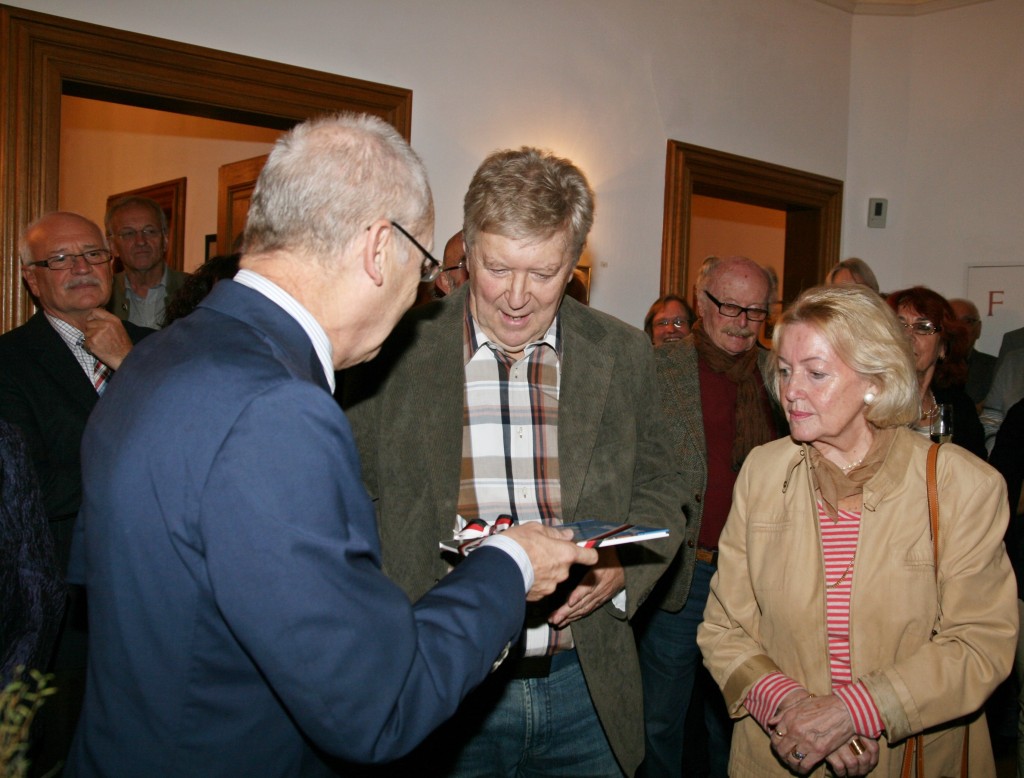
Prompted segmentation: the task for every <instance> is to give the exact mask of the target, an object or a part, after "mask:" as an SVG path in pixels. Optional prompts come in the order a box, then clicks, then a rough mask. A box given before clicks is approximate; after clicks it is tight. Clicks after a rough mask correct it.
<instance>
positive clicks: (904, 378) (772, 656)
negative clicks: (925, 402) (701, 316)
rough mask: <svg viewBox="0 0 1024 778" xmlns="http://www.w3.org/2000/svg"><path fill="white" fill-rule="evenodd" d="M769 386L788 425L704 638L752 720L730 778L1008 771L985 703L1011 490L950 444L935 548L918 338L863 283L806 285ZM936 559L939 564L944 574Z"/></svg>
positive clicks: (733, 698) (728, 551)
mask: <svg viewBox="0 0 1024 778" xmlns="http://www.w3.org/2000/svg"><path fill="white" fill-rule="evenodd" d="M774 349H775V350H774V352H773V359H772V370H771V374H772V378H771V380H770V381H769V386H770V388H771V389H772V390H773V391H775V392H776V393H777V394H778V397H779V400H780V402H781V403H782V406H783V409H784V410H785V413H786V416H787V418H788V420H789V424H790V427H791V437H790V438H785V439H782V440H778V441H775V442H773V443H769V444H767V445H765V446H761V447H759V448H756V449H754V450H753V451H752V452H751V454H750V455H749V456H748V458H747V460H746V462H745V463H744V465H743V469H742V471H741V472H740V475H739V479H738V481H737V483H736V491H735V495H734V498H733V507H732V512H731V513H730V515H729V519H728V522H727V523H726V527H725V530H724V532H723V534H722V538H721V542H720V545H719V567H718V573H717V575H716V577H715V579H714V580H713V582H712V592H711V597H710V599H709V600H708V605H707V609H706V610H705V614H704V618H705V621H704V624H703V625H702V626H701V628H700V631H699V633H698V640H699V643H700V647H701V650H702V651H703V653H704V659H705V664H706V665H707V666H708V668H709V669H710V671H711V673H712V675H713V676H714V677H715V680H716V681H717V682H718V684H719V686H720V687H721V688H722V691H723V694H724V695H725V701H726V704H727V706H728V707H729V710H730V712H731V714H732V715H733V716H734V717H735V718H736V719H738V721H737V724H736V729H735V732H734V735H733V741H732V751H731V756H730V765H729V774H730V775H731V776H733V777H734V778H744V777H745V776H746V777H750V778H753V777H755V776H756V777H757V778H762V776H771V775H780V776H784V775H790V774H794V773H795V774H802V775H805V774H815V775H818V774H825V772H826V767H830V768H831V770H832V772H833V773H834V774H835V775H838V776H847V775H851V776H852V775H867V774H868V773H871V774H873V775H882V776H899V775H900V771H901V767H902V762H903V757H904V751H905V747H906V745H905V744H906V743H907V741H908V738H909V737H910V736H913V735H916V734H918V733H922V732H925V734H924V739H923V747H924V754H925V772H924V774H925V775H928V776H935V775H941V776H953V775H959V774H960V760H961V755H962V751H963V743H964V732H965V730H966V728H967V727H968V726H969V728H970V731H971V737H970V740H969V743H970V746H969V751H970V759H971V762H970V775H976V776H987V775H994V767H993V762H992V752H991V744H990V742H989V737H988V732H987V728H986V726H985V720H984V715H983V714H982V713H980V712H979V711H980V709H981V707H982V705H983V704H984V702H985V700H986V698H987V697H988V696H989V694H990V693H991V692H992V690H993V689H994V688H995V687H996V685H997V684H998V683H999V682H1000V681H1002V680H1003V679H1004V678H1005V677H1006V676H1007V675H1008V673H1009V672H1010V668H1011V666H1012V663H1013V656H1014V648H1015V642H1016V632H1017V608H1016V590H1015V583H1014V579H1013V574H1012V571H1011V569H1010V564H1009V560H1008V559H1007V556H1006V553H1005V551H1004V549H1003V543H1002V538H1003V532H1004V529H1005V527H1006V522H1007V509H1006V496H1005V484H1004V482H1003V481H1002V478H1001V477H1000V476H999V474H998V473H997V472H996V471H995V470H993V469H992V468H990V467H989V466H988V465H987V464H985V463H984V462H982V461H981V460H980V459H978V458H977V457H975V456H973V455H972V454H970V453H968V452H966V451H965V450H963V449H961V448H959V447H957V446H955V445H945V446H943V447H942V449H941V451H940V453H939V456H938V477H937V483H938V493H939V506H940V521H939V550H938V557H937V560H936V557H935V553H934V550H933V547H932V540H931V531H930V525H929V516H928V503H927V491H926V469H925V463H926V458H927V453H928V447H929V443H928V441H927V439H925V438H923V437H922V436H920V435H917V434H915V433H914V432H912V431H911V430H909V429H907V427H906V425H907V424H908V423H909V422H910V421H913V420H914V419H916V418H917V416H918V414H919V411H920V409H919V395H918V392H917V384H916V380H915V373H914V368H913V363H912V356H911V351H910V348H909V344H908V342H907V340H906V338H905V336H904V335H903V333H902V332H901V329H900V327H899V325H898V324H897V323H896V320H895V318H894V316H893V314H892V312H891V311H890V310H889V309H888V308H887V307H886V305H885V303H884V302H883V301H882V300H881V298H879V297H878V296H877V295H874V294H872V293H870V292H869V291H868V290H867V289H865V288H863V287H837V288H829V289H825V288H821V289H813V290H810V291H808V292H806V293H805V294H804V295H803V296H802V297H801V298H800V299H799V300H798V301H797V302H796V303H795V304H794V305H793V307H792V308H790V309H789V310H788V311H786V313H784V314H783V316H782V318H781V321H780V322H779V323H778V324H777V325H776V330H775V338H774ZM936 565H937V569H936Z"/></svg>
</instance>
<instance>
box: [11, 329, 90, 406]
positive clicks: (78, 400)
mask: <svg viewBox="0 0 1024 778" xmlns="http://www.w3.org/2000/svg"><path fill="white" fill-rule="evenodd" d="M26 334H28V335H29V347H30V348H31V349H32V354H33V358H34V359H35V360H36V362H37V363H38V364H39V367H40V369H41V370H42V371H43V372H44V373H46V374H47V375H48V376H49V377H50V378H51V379H52V380H53V384H54V386H55V387H56V390H57V391H58V392H59V393H60V394H64V395H67V396H68V397H69V398H70V399H71V400H72V401H73V402H74V403H75V404H76V405H78V406H80V407H81V408H83V409H84V410H85V412H86V414H88V413H89V412H90V411H92V409H93V407H94V406H95V405H96V401H97V400H98V399H99V395H98V394H97V393H96V388H95V387H94V386H93V385H92V382H90V381H89V379H88V377H87V376H86V375H85V371H84V370H82V366H81V365H80V364H78V360H77V359H75V355H74V354H72V353H71V349H69V348H68V347H67V344H66V343H65V342H64V341H63V339H62V338H61V337H60V335H58V334H57V331H56V330H55V329H54V328H53V326H52V325H51V324H50V322H49V321H47V319H46V315H45V314H44V313H43V312H42V311H38V312H37V313H36V314H35V315H34V316H33V317H32V318H31V319H29V321H28V325H27V333H26Z"/></svg>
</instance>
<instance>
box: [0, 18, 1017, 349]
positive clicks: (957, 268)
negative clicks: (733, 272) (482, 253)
mask: <svg viewBox="0 0 1024 778" xmlns="http://www.w3.org/2000/svg"><path fill="white" fill-rule="evenodd" d="M8 4H9V5H13V6H17V7H22V8H28V9H31V10H36V11H41V12H44V13H50V14H55V15H59V16H65V17H68V18H72V19H78V20H82V21H88V22H92V23H96V24H101V25H105V26H108V27H113V28H117V29H123V30H130V31H133V32H138V33H144V34H149V35H155V36H159V37H162V38H168V39H171V40H177V41H182V42H186V43H192V44H197V45H200V46H207V47H211V48H217V49H223V50H226V51H230V52H236V53H240V54H246V55H249V56H254V57H260V58H264V59H269V60H275V61H279V62H285V63H288V64H293V65H298V66H303V67H308V68H314V69H317V70H323V71H328V72H332V73H338V74H343V75H346V76H352V77H355V78H362V79H367V80H371V81H377V82H382V83H386V84H393V85H395V86H400V87H405V88H408V89H411V90H412V91H413V115H412V144H413V146H414V148H415V149H416V150H417V151H418V152H419V153H420V155H421V156H422V157H423V159H424V161H425V162H426V165H427V167H428V169H429V171H430V176H431V183H432V186H433V189H434V196H435V201H436V206H437V228H436V232H435V246H437V247H440V246H443V244H444V241H445V240H446V239H447V238H448V236H449V235H451V234H452V233H453V232H454V231H455V230H457V229H458V227H459V224H460V221H461V203H462V196H463V193H464V192H465V189H466V186H467V184H468V182H469V179H470V177H471V176H472V173H473V171H474V169H475V168H476V166H477V165H478V164H479V162H480V161H481V160H482V159H483V158H484V156H486V155H487V154H488V153H489V152H490V151H492V150H494V149H497V148H502V147H510V146H513V147H514V146H521V145H524V144H529V145H537V146H542V147H546V148H550V149H552V150H554V151H555V152H557V153H559V154H561V155H564V156H567V157H569V158H571V159H573V160H574V161H575V162H576V163H578V164H579V165H580V167H581V168H582V169H583V170H584V171H585V172H586V174H587V175H588V177H589V178H590V181H591V183H592V185H593V186H594V189H595V191H596V194H597V214H596V220H595V225H594V230H593V232H592V234H591V239H590V243H589V247H588V250H587V253H586V254H585V256H584V262H585V263H587V264H590V265H592V266H593V274H592V289H591V304H592V305H594V306H595V307H598V308H601V309H603V310H606V311H608V312H610V313H612V314H614V315H617V316H619V317H621V318H622V319H624V320H626V321H628V322H630V323H633V324H636V325H639V324H640V322H641V320H642V317H643V314H644V313H645V311H646V309H647V306H648V305H649V303H650V301H651V300H652V299H654V297H656V296H657V295H658V293H659V278H660V261H661V239H662V219H663V201H664V182H665V150H666V142H667V141H668V139H670V138H671V139H675V140H679V141H684V142H686V143H692V144H696V145H699V146H704V147H708V148H712V149H716V150H720V151H725V152H729V153H731V154H737V155H741V156H746V157H752V158H755V159H758V160H761V161H764V162H769V163H773V164H776V165H784V166H787V167H792V168H796V169H799V170H803V171H807V172H810V173H816V174H819V175H823V176H828V177H831V178H836V179H840V180H842V181H843V182H844V194H843V197H844V205H843V229H842V242H841V251H840V253H841V256H850V255H856V256H860V257H862V258H864V259H865V260H867V261H868V262H869V263H870V264H871V266H872V267H873V268H874V269H875V271H876V274H877V275H878V278H879V281H880V282H881V285H882V287H883V289H894V288H897V287H901V286H906V285H910V284H913V283H927V284H928V285H930V286H931V287H933V288H934V289H936V290H937V291H939V292H941V293H943V294H945V295H947V296H961V295H964V294H966V292H967V287H968V276H969V270H968V268H970V267H972V266H979V265H1024V187H1022V183H1021V182H1024V143H1022V140H1021V138H1022V135H1024V133H1022V128H1024V88H1022V87H1021V84H1024V2H1022V0H975V1H974V2H972V1H971V0H967V1H966V2H962V1H961V2H957V0H920V1H917V2H914V1H913V0H911V2H909V3H908V2H907V0H904V1H903V2H891V3H878V2H870V0H869V2H855V0H828V2H823V1H822V0H631V1H629V2H627V1H626V0H516V2H514V3H508V2H499V1H498V0H431V1H430V2H422V1H421V0H300V2H297V3H278V2H274V1H273V0H220V1H219V2H218V3H206V2H199V0H180V2H177V3H167V2H166V1H165V0H132V2H126V1H125V0H110V2H106V3H103V4H97V3H94V2H92V1H91V0H15V1H14V2H9V3H8ZM865 11H867V13H865ZM199 134H200V135H201V134H202V132H200V133H199ZM87 141H88V138H87V133H85V134H81V135H79V136H78V137H77V138H76V139H73V140H69V141H68V143H69V145H68V146H67V147H65V148H63V149H62V154H64V155H67V156H69V157H70V156H75V157H76V158H78V157H79V156H80V155H86V154H87V153H88V151H87V148H86V147H88V145H89V144H88V142H87ZM237 142H238V143H239V144H240V146H239V149H240V151H241V153H240V154H239V155H238V157H237V158H239V159H241V158H244V157H245V156H252V155H254V154H258V153H261V151H259V150H256V151H253V152H252V153H251V154H250V153H249V149H251V148H263V147H264V146H265V139H263V138H255V139H252V138H243V139H241V140H238V141H237ZM191 143H192V145H191V148H192V149H193V152H190V155H191V156H194V157H196V158H199V157H200V156H201V154H200V152H199V151H198V150H199V149H200V148H201V146H202V145H203V144H202V140H201V139H200V140H196V141H194V142H191ZM126 153H127V152H126ZM142 156H145V154H143V155H142ZM167 163H168V160H167V159H164V158H163V157H161V158H160V166H159V170H153V171H151V172H150V171H145V172H143V171H141V170H139V171H138V172H139V180H138V182H137V183H133V184H128V185H125V186H123V187H122V186H121V185H120V183H117V184H112V183H111V182H110V181H109V180H108V179H107V177H106V173H104V172H103V171H102V168H104V166H105V165H106V164H107V161H106V159H105V158H104V157H103V156H102V155H100V156H97V157H94V158H93V159H92V160H90V161H89V162H88V163H85V167H86V168H91V169H92V170H93V171H94V173H93V174H94V175H96V176H97V178H98V179H103V184H102V186H103V187H104V188H108V187H109V186H114V189H113V191H119V190H121V189H128V188H133V187H135V186H144V185H147V184H150V183H157V182H159V181H163V180H167V179H171V178H177V177H179V176H184V175H188V176H189V184H188V198H189V202H190V203H201V202H202V201H203V200H204V198H206V199H209V198H213V199H214V200H215V192H214V193H212V194H204V193H201V192H200V189H201V187H200V184H199V183H198V179H195V181H194V176H197V175H198V174H194V173H191V172H188V173H186V172H181V173H175V172H173V171H170V170H169V169H168V164H167ZM140 164H141V163H140ZM183 169H184V168H183ZM212 175H213V177H214V180H215V177H216V171H215V170H214V171H213V173H212ZM62 178H63V173H62ZM203 186H205V185H203ZM109 193H110V192H109V191H101V192H97V194H96V200H97V202H96V204H95V205H93V206H92V207H91V208H89V209H86V208H85V206H84V205H80V204H77V203H76V204H75V207H78V208H80V209H81V210H84V211H87V212H88V213H89V215H91V216H93V217H94V218H97V217H98V214H101V212H102V205H103V202H104V201H105V197H106V195H107V194H109ZM871 197H883V198H886V199H887V200H888V203H889V206H888V219H887V225H886V227H885V228H884V229H877V228H869V227H868V226H867V211H868V199H869V198H871ZM62 205H63V203H62ZM191 210H192V206H191V205H190V215H189V223H187V229H188V232H189V235H190V236H197V235H200V234H202V233H203V232H204V231H205V232H213V231H214V230H213V229H208V228H207V227H206V226H204V225H203V224H202V223H201V222H202V219H204V218H206V217H205V216H204V217H193V216H192V215H191ZM209 218H210V219H212V220H213V221H214V223H215V212H213V211H211V212H210V216H209ZM193 220H196V224H195V226H194V228H193V226H192V225H191V221H193ZM197 239H198V238H194V237H189V238H188V240H189V241H190V242H191V241H193V240H197ZM712 248H713V247H712ZM700 258H701V257H700V255H697V256H695V257H691V263H693V262H695V261H696V262H699V260H700ZM754 259H759V257H757V256H754ZM767 259H768V258H764V260H762V261H766V260H767ZM186 263H187V264H186V267H187V268H191V267H194V265H195V264H196V263H197V258H195V257H191V258H190V257H187V258H186ZM1022 294H1024V289H1021V290H1019V291H1014V290H1009V292H1008V298H1012V297H1013V295H1017V296H1018V298H1019V296H1020V295H1022ZM1008 302H1010V303H1013V300H1012V299H1010V300H1008ZM1013 307H1014V305H1013V304H1011V305H1008V306H1007V310H1009V309H1011V308H1013ZM1016 309H1017V310H1020V311H1022V312H1024V304H1016ZM983 313H985V311H983ZM1015 316H1016V314H1015ZM1021 324H1024V313H1021V314H1020V315H1019V320H1018V319H1014V318H1013V317H1007V316H1005V315H1004V316H1003V318H1002V319H1001V320H1000V322H999V325H1000V326H999V327H998V328H993V327H991V326H990V327H989V328H988V331H987V332H986V336H985V338H984V339H983V341H982V343H981V344H979V345H980V347H981V348H982V349H983V350H988V351H994V350H995V349H997V348H998V333H997V332H996V331H995V330H996V329H999V330H1001V329H1004V328H1007V327H1009V326H1021Z"/></svg>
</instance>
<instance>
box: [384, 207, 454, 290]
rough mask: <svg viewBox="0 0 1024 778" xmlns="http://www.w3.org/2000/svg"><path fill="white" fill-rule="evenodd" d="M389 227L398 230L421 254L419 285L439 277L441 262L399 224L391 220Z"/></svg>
mask: <svg viewBox="0 0 1024 778" xmlns="http://www.w3.org/2000/svg"><path fill="white" fill-rule="evenodd" d="M391 226H392V227H394V228H395V229H396V230H398V231H399V232H400V233H402V234H403V235H404V236H405V237H407V238H408V239H409V240H410V241H411V242H412V245H414V246H415V247H416V248H418V249H419V250H420V253H422V254H423V262H422V264H421V265H420V283H421V284H426V283H429V282H430V281H433V280H434V279H435V278H437V277H438V276H439V275H441V270H442V266H441V262H440V261H439V260H438V259H437V257H435V256H434V255H433V254H431V253H430V252H429V251H427V250H426V249H425V248H423V246H422V245H421V244H420V242H419V241H418V240H416V238H414V237H413V236H412V235H410V234H409V232H408V231H407V230H406V229H405V227H403V226H402V225H401V224H399V223H398V222H396V221H394V220H391Z"/></svg>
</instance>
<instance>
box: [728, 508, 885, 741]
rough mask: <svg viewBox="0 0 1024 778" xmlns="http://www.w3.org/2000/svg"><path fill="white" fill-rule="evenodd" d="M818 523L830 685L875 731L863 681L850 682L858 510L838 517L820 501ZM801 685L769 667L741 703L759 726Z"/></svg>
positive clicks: (859, 726) (875, 716)
mask: <svg viewBox="0 0 1024 778" xmlns="http://www.w3.org/2000/svg"><path fill="white" fill-rule="evenodd" d="M818 524H819V526H820V528H821V545H822V556H823V557H824V561H825V610H826V629H827V631H828V658H829V671H830V673H831V675H832V691H833V692H834V693H835V695H836V696H837V697H839V698H840V699H841V700H842V701H843V702H844V703H845V704H846V707H847V708H848V709H849V711H850V715H851V717H852V718H853V724H854V728H855V729H856V731H857V732H858V733H859V734H861V735H867V736H868V737H873V738H874V737H878V736H879V735H880V734H881V732H882V730H883V728H884V724H883V722H882V719H881V716H880V715H879V713H878V708H877V707H876V706H875V703H874V700H872V699H871V695H870V694H869V693H868V691H867V689H866V688H864V685H863V684H861V683H859V682H857V683H854V682H853V671H852V668H851V665H850V592H851V591H852V590H853V574H854V563H855V562H856V558H857V539H858V537H859V535H860V513H858V512H853V511H839V518H838V521H833V520H832V519H831V518H829V515H828V514H827V513H826V512H825V510H824V506H823V505H822V503H821V502H819V503H818ZM801 688H803V687H802V685H801V684H800V683H798V682H797V681H795V680H793V679H792V678H788V677H787V676H785V675H783V674H782V673H780V672H775V673H769V674H768V675H766V676H765V677H764V678H762V679H760V680H759V681H758V682H757V683H755V684H754V685H753V686H752V687H751V688H750V692H749V693H748V694H747V698H746V700H745V701H744V706H745V707H746V709H747V710H748V711H749V712H750V715H751V716H753V717H754V719H755V720H756V721H757V722H758V723H759V724H760V725H761V726H762V727H765V728H767V724H768V720H769V719H770V718H771V717H772V715H774V713H775V711H776V710H777V709H778V706H779V704H780V703H781V702H782V700H783V698H784V697H785V696H786V695H787V694H789V693H790V692H792V691H794V690H796V689H801Z"/></svg>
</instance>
